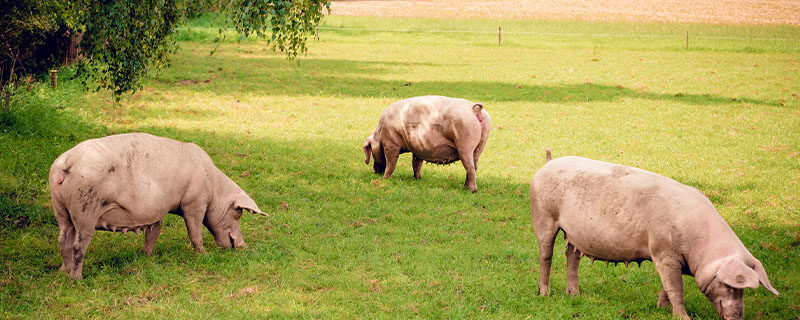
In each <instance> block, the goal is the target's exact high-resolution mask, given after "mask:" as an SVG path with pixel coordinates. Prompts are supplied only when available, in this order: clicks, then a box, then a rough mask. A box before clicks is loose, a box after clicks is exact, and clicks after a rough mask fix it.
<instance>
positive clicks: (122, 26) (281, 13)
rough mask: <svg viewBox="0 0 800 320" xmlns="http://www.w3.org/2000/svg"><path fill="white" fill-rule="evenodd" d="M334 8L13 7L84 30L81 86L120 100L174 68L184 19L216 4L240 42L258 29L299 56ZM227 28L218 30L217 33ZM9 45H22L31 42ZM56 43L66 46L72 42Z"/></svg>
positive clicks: (325, 1)
mask: <svg viewBox="0 0 800 320" xmlns="http://www.w3.org/2000/svg"><path fill="white" fill-rule="evenodd" d="M329 6H330V1H329V0H295V1H277V0H266V1H264V0H260V1H259V0H216V1H215V0H142V1H98V0H69V1H62V2H56V1H44V2H41V3H39V2H36V1H33V0H22V1H21V2H19V3H17V4H16V5H15V7H14V8H16V9H19V10H15V12H16V11H19V12H34V13H35V14H28V16H30V18H27V19H28V20H26V21H28V22H30V23H28V22H26V23H25V24H22V23H20V24H19V26H21V27H24V26H26V25H36V24H37V23H38V24H41V23H42V22H47V23H50V24H51V25H53V27H48V28H49V29H48V30H50V29H52V30H56V31H57V33H58V32H61V33H63V32H64V31H65V30H70V31H71V32H72V33H73V34H82V35H83V39H82V40H81V41H80V43H79V44H78V45H79V46H80V49H81V53H82V55H83V57H84V59H83V60H82V61H80V63H79V66H78V75H79V76H81V79H82V82H83V84H84V85H85V86H86V87H87V88H93V89H95V90H101V89H107V90H111V91H113V92H114V95H115V96H116V97H119V96H120V95H121V94H123V93H126V92H131V91H136V90H137V89H139V88H141V87H142V81H143V79H145V78H146V77H148V76H150V75H151V74H152V73H153V72H155V71H157V70H159V69H162V68H164V67H166V66H168V65H169V58H170V56H171V55H172V54H174V53H175V51H176V50H177V49H178V45H177V41H176V29H177V27H178V26H179V25H180V24H181V23H184V22H185V20H186V19H187V17H193V16H197V15H199V14H200V13H202V12H204V11H207V10H208V9H210V8H219V9H221V10H222V11H224V12H225V13H226V14H227V22H228V24H229V25H230V26H232V27H233V28H234V29H235V30H236V31H238V32H239V33H240V34H241V35H242V38H241V39H244V38H245V37H247V36H250V35H252V34H255V35H256V36H258V37H259V38H262V39H265V40H266V41H267V43H270V44H272V45H273V48H274V49H277V50H280V51H281V52H285V53H286V54H287V56H288V57H289V58H295V57H296V56H297V54H298V53H304V52H306V46H305V42H306V40H307V38H308V35H309V34H310V33H311V32H313V31H314V28H315V27H316V26H317V25H318V24H319V23H320V21H321V20H322V17H323V13H322V9H323V7H325V8H328V9H329ZM31 8H35V9H36V10H32V9H31ZM11 16H20V15H19V14H17V15H11ZM28 16H25V17H28ZM5 20H7V21H17V20H11V19H5ZM21 27H20V28H21ZM20 28H17V29H11V28H4V29H3V30H5V31H3V32H2V34H0V35H1V36H3V37H0V38H2V39H6V38H7V39H19V38H20V37H19V36H18V35H17V34H16V33H12V31H14V30H18V29H20ZM226 28H227V27H225V26H223V27H221V28H220V35H222V31H223V30H225V29H226ZM40 29H41V28H40ZM58 30H61V31H58ZM29 33H30V32H29ZM32 34H36V33H35V32H34V33H32ZM5 42H9V41H5ZM17 42H19V41H17ZM62 42H63V41H62ZM12 45H15V46H16V47H19V48H24V47H25V45H27V44H23V43H21V42H20V43H16V42H15V43H14V44H12ZM57 45H58V47H59V48H60V49H61V50H62V51H63V50H65V48H68V45H69V44H67V45H64V44H57ZM3 49H5V48H3ZM50 52H56V51H53V50H50ZM58 52H59V53H57V54H52V55H50V56H48V57H46V58H47V60H46V61H44V60H42V61H41V63H40V64H43V67H40V68H38V69H36V70H47V69H48V68H54V67H57V66H58V65H59V63H60V62H61V61H59V59H55V58H59V55H61V53H60V51H58ZM212 53H213V52H212ZM54 57H55V58H54ZM6 60H8V59H6ZM5 62H7V61H5V60H2V61H0V64H5ZM37 62H40V61H37ZM9 69H10V67H6V68H5V70H9ZM37 72H41V71H37ZM6 73H8V72H6ZM7 77H8V75H6V78H7Z"/></svg>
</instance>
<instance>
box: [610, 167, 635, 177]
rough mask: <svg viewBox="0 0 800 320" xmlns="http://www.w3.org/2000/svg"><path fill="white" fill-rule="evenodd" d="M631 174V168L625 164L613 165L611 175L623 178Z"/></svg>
mask: <svg viewBox="0 0 800 320" xmlns="http://www.w3.org/2000/svg"><path fill="white" fill-rule="evenodd" d="M629 174H631V169H630V168H626V167H623V166H613V167H612V169H611V176H612V177H614V178H621V177H624V176H627V175H629Z"/></svg>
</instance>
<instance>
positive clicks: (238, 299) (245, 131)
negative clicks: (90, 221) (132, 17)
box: [0, 17, 800, 319]
mask: <svg viewBox="0 0 800 320" xmlns="http://www.w3.org/2000/svg"><path fill="white" fill-rule="evenodd" d="M498 24H503V25H504V30H508V31H513V30H517V31H526V32H540V33H544V32H553V33H593V34H598V33H607V34H620V33H623V34H624V33H631V34H672V33H677V35H678V36H677V37H675V38H618V37H617V38H614V37H602V36H563V35H555V36H546V35H539V36H530V35H507V36H504V42H503V44H501V45H497V44H496V35H493V34H443V33H419V32H399V33H398V32H393V33H386V32H364V31H358V32H357V31H347V30H345V31H343V30H329V29H324V30H322V31H321V39H320V40H319V41H317V40H312V41H311V42H309V45H310V48H309V52H308V55H307V56H305V57H303V58H301V59H299V61H296V62H292V61H287V60H286V59H285V58H284V57H283V56H281V55H280V54H277V53H274V52H272V51H271V50H269V49H268V48H267V47H266V46H265V45H264V44H263V43H259V42H257V41H255V40H252V39H247V40H245V41H243V42H241V43H235V42H231V41H225V42H223V43H222V44H220V48H219V50H217V52H216V53H215V54H214V55H209V52H210V51H211V50H213V49H214V48H215V44H214V43H213V38H214V36H215V35H216V32H215V31H213V30H212V29H208V28H207V27H208V25H209V24H208V17H203V18H201V19H199V20H197V21H195V22H193V23H192V24H191V26H188V27H187V28H185V29H184V30H183V31H182V32H181V34H180V35H179V37H180V39H183V40H184V42H183V43H182V44H181V47H182V49H181V50H180V51H179V53H178V54H177V56H175V59H174V61H173V66H172V67H171V68H170V69H167V70H164V71H162V72H161V73H160V74H158V75H157V76H156V77H155V79H153V80H152V81H150V82H148V83H147V85H146V86H145V88H144V90H142V91H139V92H138V93H136V94H134V95H132V96H125V97H123V98H122V100H121V101H120V102H119V103H115V102H114V99H113V97H111V96H110V95H109V94H108V93H103V92H101V93H84V92H82V91H81V89H80V87H79V85H78V84H77V83H76V82H75V81H70V80H63V81H62V82H61V83H60V85H59V88H58V89H57V90H51V89H49V88H47V87H44V86H37V87H35V88H33V89H32V90H31V91H30V92H28V93H26V94H21V95H18V96H16V98H15V100H14V103H13V104H12V108H13V112H12V114H11V115H4V116H3V118H2V119H0V120H2V125H1V126H0V155H1V156H0V182H1V183H0V195H2V196H0V212H2V214H3V219H2V221H0V222H1V223H2V228H0V261H2V262H0V317H3V318H33V317H37V318H84V317H92V318H99V317H103V318H109V317H110V318H223V317H224V318H252V317H255V316H259V317H262V316H263V317H269V318H284V317H287V318H412V317H420V318H499V319H507V318H514V319H525V318H530V319H562V318H573V317H579V318H591V319H608V318H631V317H635V318H639V319H670V314H669V312H668V311H666V310H663V309H657V308H656V307H655V303H656V301H657V295H658V291H659V289H660V284H659V281H658V277H657V275H656V273H655V271H654V269H653V265H652V263H650V262H646V263H644V264H643V265H642V267H641V268H639V267H631V268H627V269H626V268H625V267H624V266H622V265H620V266H617V267H614V266H609V267H606V266H605V264H603V263H595V264H593V265H590V264H589V263H588V261H586V260H584V261H583V267H582V268H581V271H580V276H581V287H582V288H581V290H582V293H583V295H582V296H580V297H574V298H573V297H568V296H566V295H565V294H564V293H563V291H564V283H565V278H566V277H565V270H564V266H565V260H564V258H563V249H558V250H556V251H557V252H556V255H555V258H554V264H553V265H554V268H553V275H552V291H553V293H552V295H551V296H550V297H539V296H538V295H537V294H536V293H537V285H536V281H537V277H538V252H537V247H536V240H535V237H534V233H533V230H532V227H531V224H530V209H529V207H528V182H529V181H530V179H531V178H532V177H533V174H534V173H535V172H536V170H537V169H538V168H539V167H541V166H542V164H543V163H544V148H545V146H549V147H550V148H552V149H553V152H554V155H555V156H563V155H580V156H585V157H589V158H595V159H600V160H605V161H611V162H616V163H621V164H626V165H631V166H636V167H640V168H644V169H647V170H650V171H654V172H657V173H660V174H663V175H666V176H668V177H672V178H674V179H676V180H678V181H680V182H682V183H685V184H688V185H692V186H695V187H697V188H699V189H700V190H702V191H703V192H704V193H705V194H706V195H708V196H709V198H710V199H711V200H712V202H713V203H714V205H715V206H716V208H717V209H718V211H719V212H720V214H721V215H722V216H723V217H724V218H725V219H726V220H727V221H728V223H729V224H730V225H731V226H732V227H733V229H734V231H736V232H737V234H738V235H739V237H740V239H742V241H743V242H744V243H745V245H746V246H747V247H748V248H749V249H750V251H751V252H752V253H753V254H754V255H755V256H756V257H757V258H759V259H760V260H761V261H762V262H763V263H764V265H765V266H766V269H767V272H768V275H769V276H770V280H771V281H772V284H773V285H774V286H775V288H776V289H778V290H779V291H780V292H781V296H779V297H774V296H772V295H771V294H769V293H768V292H767V291H766V290H764V289H757V290H752V289H748V290H747V291H746V293H745V306H746V307H745V312H746V317H747V318H756V319H757V318H764V319H788V318H796V317H798V316H800V290H798V288H800V279H799V278H798V276H797V275H796V274H797V270H800V248H798V245H800V231H799V230H800V222H799V221H800V216H799V215H800V208H798V203H800V199H798V195H800V184H799V183H798V182H800V99H799V98H798V96H797V95H798V94H800V79H798V78H800V76H798V75H799V74H800V72H799V71H800V52H799V51H800V49H799V48H798V46H800V41H798V39H800V30H798V28H797V27H788V26H783V27H754V26H708V25H690V26H685V25H672V24H630V23H589V22H557V21H555V22H526V21H500V22H498V21H489V20H486V21H483V20H437V19H377V18H344V17H329V18H326V21H325V26H328V27H346V28H371V29H447V30H472V29H475V30H483V29H488V30H496V26H497V25H498ZM493 28H494V29H493ZM686 29H690V34H695V33H696V34H705V35H709V36H714V37H731V38H733V37H748V36H749V37H763V38H766V37H776V38H789V39H795V40H792V41H784V40H780V41H777V40H776V41H766V40H729V39H703V40H698V41H697V43H695V42H694V41H692V42H690V49H689V50H684V49H683V45H684V44H683V39H682V38H681V37H680V35H681V34H682V32H685V30H686ZM229 38H230V37H229ZM690 41H691V40H690ZM68 73H69V72H67V74H62V76H61V77H60V79H69V78H70V76H69V74H68ZM424 94H442V95H448V96H456V97H463V98H467V99H471V100H474V101H481V102H484V103H485V105H486V109H487V111H488V112H489V113H490V114H491V116H492V122H493V130H492V133H491V136H490V139H489V143H488V146H487V149H486V150H485V152H484V154H483V156H482V157H481V163H480V170H479V172H478V188H479V191H478V193H477V194H471V193H469V192H467V191H465V190H463V189H461V185H462V184H463V179H464V170H463V168H462V167H461V165H460V164H458V163H457V164H455V165H451V166H433V165H425V166H424V167H423V172H422V175H423V177H422V179H421V180H418V181H415V180H414V179H413V178H412V172H411V164H410V162H411V157H410V155H408V154H406V155H403V156H401V159H400V162H401V163H400V164H399V167H398V170H397V171H396V172H395V175H394V176H393V177H392V178H391V179H390V180H382V179H379V177H378V176H376V175H374V174H373V173H372V172H371V167H368V166H366V165H364V163H363V162H362V160H363V153H362V152H361V150H360V146H361V144H362V143H363V140H364V138H365V137H366V136H367V135H368V134H369V133H370V132H371V131H372V129H373V128H374V126H375V124H376V123H377V119H378V117H379V114H380V112H381V111H382V110H383V109H384V108H385V107H386V106H387V105H388V104H389V103H391V102H392V101H395V100H398V99H400V98H404V97H409V96H416V95H424ZM130 131H144V132H150V133H154V134H158V135H163V136H168V137H172V138H176V139H180V140H184V141H191V142H195V143H197V144H199V145H200V146H202V147H203V148H204V149H205V150H206V151H207V152H208V153H209V154H210V155H211V157H212V158H213V159H214V160H215V162H216V164H217V165H218V166H219V167H220V168H221V169H222V170H223V171H224V172H225V173H227V174H228V175H229V176H231V177H232V178H233V179H234V180H235V181H236V182H237V183H239V185H240V186H241V187H242V188H244V189H245V190H246V191H248V192H249V193H250V195H251V196H252V197H253V198H254V199H255V200H256V202H257V203H258V204H259V205H260V206H261V208H262V209H263V210H265V211H266V212H268V213H269V214H270V217H269V218H266V219H265V218H262V217H258V216H254V215H246V216H244V217H243V222H242V225H243V226H242V228H243V233H244V235H245V240H246V241H247V242H248V244H249V248H247V249H244V250H237V251H235V252H231V251H228V250H223V249H221V248H217V247H216V245H214V242H213V239H212V238H211V236H210V234H208V233H205V234H204V237H205V238H204V239H205V245H206V248H207V250H208V254H206V255H203V256H198V255H194V254H193V253H192V249H191V245H190V244H189V241H188V239H187V236H186V230H185V227H184V225H183V221H182V219H181V218H180V217H177V216H168V217H167V218H166V222H165V228H164V233H163V234H162V236H161V237H160V239H159V240H158V242H157V244H156V249H155V252H154V254H153V256H151V257H146V256H144V255H142V254H140V253H139V252H138V249H139V247H140V246H141V244H142V241H143V239H142V238H143V237H142V236H141V235H139V236H136V235H132V234H128V235H122V234H116V233H107V232H97V233H95V238H94V239H93V240H92V244H91V246H90V248H89V251H88V253H87V260H86V265H85V267H84V276H85V279H84V280H83V281H81V282H74V281H70V280H69V279H67V277H66V276H65V275H63V274H62V273H61V272H59V271H58V267H59V266H60V263H61V258H60V256H59V255H58V250H57V243H56V238H57V234H58V231H57V227H56V223H55V219H54V218H53V217H52V213H51V211H52V209H51V208H50V204H49V195H48V188H47V184H46V181H47V179H46V178H47V170H48V168H49V165H50V163H51V162H52V160H53V159H55V157H56V156H58V154H60V153H61V152H63V151H65V150H67V149H69V148H70V147H72V146H73V145H74V144H76V143H77V142H79V141H82V140H84V139H87V138H90V137H98V136H103V135H106V134H112V133H121V132H130ZM563 244H564V243H563V239H561V238H560V237H559V240H558V244H557V248H563ZM684 280H685V283H686V305H687V310H688V311H689V313H690V315H691V316H693V317H696V318H714V317H716V313H715V311H714V309H713V307H712V306H711V304H710V303H709V302H708V301H707V300H706V299H705V297H704V296H703V295H702V294H701V293H700V292H699V290H698V289H697V286H696V285H695V284H694V280H693V278H691V277H685V278H684Z"/></svg>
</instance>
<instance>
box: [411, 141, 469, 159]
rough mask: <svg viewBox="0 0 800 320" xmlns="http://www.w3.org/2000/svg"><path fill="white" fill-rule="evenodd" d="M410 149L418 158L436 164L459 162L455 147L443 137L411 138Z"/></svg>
mask: <svg viewBox="0 0 800 320" xmlns="http://www.w3.org/2000/svg"><path fill="white" fill-rule="evenodd" d="M408 148H409V149H410V150H409V151H411V153H413V154H414V155H415V156H416V157H417V158H420V159H422V160H425V161H427V162H431V163H436V164H448V163H452V162H455V161H458V160H459V157H458V150H457V149H456V148H455V145H454V144H453V143H452V142H451V141H449V140H446V139H445V138H444V137H443V136H433V137H430V138H428V139H426V138H425V137H416V138H414V137H411V138H410V139H409V141H408Z"/></svg>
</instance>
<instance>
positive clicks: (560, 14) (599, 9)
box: [331, 0, 800, 26]
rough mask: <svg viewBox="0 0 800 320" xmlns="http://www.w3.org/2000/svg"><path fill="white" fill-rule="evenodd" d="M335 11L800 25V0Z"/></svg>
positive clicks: (432, 2)
mask: <svg viewBox="0 0 800 320" xmlns="http://www.w3.org/2000/svg"><path fill="white" fill-rule="evenodd" d="M331 14H332V15H341V16H379V17H427V18H462V19H471V18H489V19H528V20H588V21H634V22H676V23H710V24H754V25H779V24H790V25H795V26H800V0H691V1H687V0H642V1H631V0H571V1H567V0H527V1H522V0H466V1H464V0H461V1H458V0H426V1H423V0H345V1H333V2H332V3H331Z"/></svg>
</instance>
